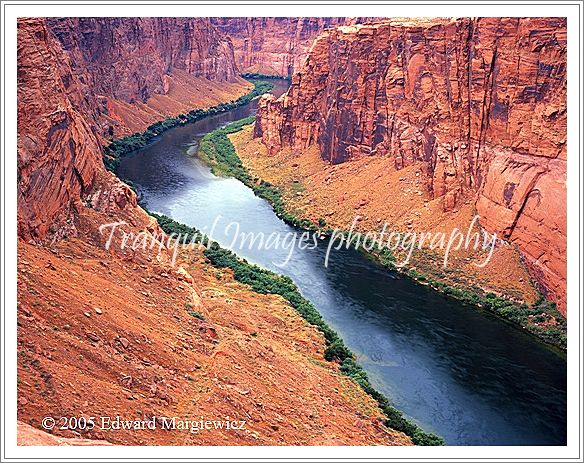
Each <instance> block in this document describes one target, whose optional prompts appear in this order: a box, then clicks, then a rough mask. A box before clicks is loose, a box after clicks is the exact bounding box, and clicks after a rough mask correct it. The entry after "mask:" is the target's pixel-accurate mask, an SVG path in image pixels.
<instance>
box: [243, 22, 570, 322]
mask: <svg viewBox="0 0 584 463" xmlns="http://www.w3.org/2000/svg"><path fill="white" fill-rule="evenodd" d="M254 130H255V132H254V134H255V136H256V137H261V138H262V140H263V142H264V144H265V145H266V146H267V147H268V150H269V152H270V153H272V154H273V153H275V152H276V151H278V150H280V149H281V148H284V147H288V148H292V149H294V150H295V151H297V152H301V151H302V150H306V149H308V148H309V147H311V146H314V145H317V146H318V149H319V150H320V153H321V156H322V158H323V159H325V160H327V161H329V162H330V163H333V164H338V163H342V162H345V161H348V160H351V159H355V158H360V157H364V156H370V155H375V156H387V157H390V158H392V159H393V161H394V164H395V167H396V168H397V169H402V168H404V167H407V166H409V165H412V164H414V163H421V165H422V174H423V176H422V177H421V180H422V182H423V185H425V188H426V190H427V191H428V192H429V194H430V195H431V197H432V198H443V201H442V205H443V208H444V210H445V211H453V210H455V209H456V208H457V207H458V205H459V204H460V203H461V201H467V200H468V199H469V198H471V199H473V200H474V201H476V202H477V211H478V213H479V214H480V215H481V217H482V220H481V223H482V224H483V225H484V226H485V227H486V228H487V229H488V230H489V231H491V232H497V233H498V235H499V236H503V237H505V238H506V239H507V240H509V241H512V242H514V243H516V244H517V245H518V246H519V248H520V250H521V251H522V253H523V254H524V256H525V257H526V260H527V262H528V265H529V267H530V270H531V273H532V275H533V276H534V277H535V278H536V279H537V280H538V281H539V283H540V284H541V287H542V289H543V290H544V293H547V294H548V295H549V296H550V297H551V298H552V299H553V300H556V301H557V302H558V304H559V307H560V310H561V311H562V312H563V313H565V310H566V307H565V288H566V252H565V249H566V194H565V179H566V152H567V151H566V21H565V19H562V18H479V19H469V18H462V19H406V20H398V19H396V20H391V21H386V22H382V23H377V24H367V25H352V26H341V27H338V28H336V29H329V30H326V31H324V32H323V33H322V34H320V35H319V36H318V38H317V39H316V40H315V41H314V44H313V45H312V48H311V50H310V52H309V54H308V56H307V57H306V60H305V62H304V65H303V66H302V68H301V69H300V70H299V72H298V73H297V74H296V75H294V77H293V79H292V83H291V86H290V89H289V90H288V92H287V93H286V94H284V95H282V96H281V97H280V98H279V99H277V100H276V99H274V97H272V96H266V97H263V98H262V100H261V101H260V102H259V109H258V117H257V122H256V124H255V129H254ZM420 201H422V198H420Z"/></svg>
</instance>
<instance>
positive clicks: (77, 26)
mask: <svg viewBox="0 0 584 463" xmlns="http://www.w3.org/2000/svg"><path fill="white" fill-rule="evenodd" d="M46 21H47V25H48V27H49V29H50V30H51V31H52V32H53V34H54V35H55V36H56V37H57V38H58V40H59V42H60V43H61V45H62V47H63V48H64V50H65V51H66V53H67V55H69V57H70V59H71V62H72V63H73V66H72V68H73V71H74V73H75V74H76V75H77V76H78V78H79V80H80V81H81V82H83V84H84V85H85V88H86V90H87V91H88V92H91V93H92V94H93V95H95V96H96V98H97V100H98V101H99V103H100V108H99V109H100V113H101V115H102V117H101V119H100V126H101V131H102V132H103V133H104V134H105V135H109V136H115V137H117V136H120V135H127V134H129V133H131V132H135V131H142V130H144V129H145V128H146V127H147V126H148V125H150V124H151V123H153V122H155V121H157V120H160V119H164V118H165V117H167V116H175V115H177V114H179V113H181V112H185V109H187V108H188V109H187V110H190V109H193V108H194V107H208V106H212V105H214V104H217V103H219V102H221V101H225V100H227V101H229V100H231V99H234V98H237V96H239V95H241V94H243V93H245V92H246V91H247V90H248V89H249V87H250V86H249V83H247V82H246V81H244V80H243V79H242V78H241V77H239V71H238V69H237V66H236V64H235V59H234V55H233V45H232V43H231V41H230V40H229V38H228V37H225V36H224V35H222V34H221V33H220V32H218V31H217V30H216V29H215V28H214V27H213V25H212V24H211V23H210V20H209V18H47V19H46ZM222 87H224V88H223V89H222ZM132 111H135V112H137V115H136V116H137V117H131V116H130V115H129V113H131V112H132Z"/></svg>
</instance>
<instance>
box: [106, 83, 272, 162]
mask: <svg viewBox="0 0 584 463" xmlns="http://www.w3.org/2000/svg"><path fill="white" fill-rule="evenodd" d="M250 82H252V83H253V85H254V88H253V90H252V91H250V92H249V93H246V94H245V95H243V96H240V97H239V98H238V99H236V100H232V101H229V102H225V103H220V104H218V105H215V106H211V107H210V108H208V109H193V110H191V111H189V112H187V113H183V114H180V115H178V116H176V117H168V118H166V119H164V120H162V121H158V122H155V123H154V124H152V125H150V126H148V128H147V129H146V130H145V131H144V132H136V133H134V134H132V135H129V136H127V137H123V138H118V139H116V140H114V141H112V142H111V143H110V144H109V145H107V146H106V147H105V149H104V155H103V163H104V165H105V167H106V169H107V170H109V171H111V172H114V173H115V171H116V169H117V167H118V165H119V162H120V158H122V157H123V156H125V155H126V154H128V153H131V152H132V151H135V150H137V149H140V148H143V147H145V146H146V145H148V144H149V143H150V142H152V141H153V140H154V139H155V138H156V137H158V136H159V135H161V134H162V133H164V132H165V131H167V130H169V129H172V128H174V127H177V126H179V125H185V124H188V123H192V122H196V121H198V120H201V119H203V118H205V117H208V116H212V115H215V114H221V113H225V112H227V111H231V110H232V109H235V108H237V107H239V106H243V105H245V104H247V103H249V102H250V101H252V100H253V99H254V98H257V97H259V96H261V95H263V94H264V93H266V92H269V91H270V90H271V89H272V88H273V84H272V83H270V82H265V81H261V80H252V79H250Z"/></svg>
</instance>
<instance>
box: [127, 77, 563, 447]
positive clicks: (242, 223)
mask: <svg viewBox="0 0 584 463" xmlns="http://www.w3.org/2000/svg"><path fill="white" fill-rule="evenodd" d="M283 91H285V84H284V83H283V82H282V83H277V85H276V87H275V89H274V93H276V94H280V93H282V92H283ZM255 109H256V102H252V103H250V104H248V105H246V106H243V107H240V108H237V109H235V110H233V111H230V112H228V113H225V114H221V115H216V116H212V117H208V118H206V119H204V120H201V121H198V122H196V123H193V124H188V125H185V126H181V127H177V128H174V129H172V130H169V131H167V132H165V133H164V134H162V135H161V136H160V138H159V139H158V140H156V141H155V142H154V143H152V144H151V145H149V146H147V147H146V148H143V149H141V150H139V151H136V152H134V153H132V154H130V155H129V156H127V157H125V158H124V159H123V160H122V163H121V166H120V168H119V170H118V174H119V175H120V177H122V178H125V179H128V180H131V181H132V182H134V183H135V184H136V186H137V187H138V189H139V191H140V192H141V194H142V195H143V200H144V203H145V204H146V205H147V207H148V208H149V209H150V210H152V211H154V212H161V213H164V214H166V215H168V216H170V217H172V218H174V219H175V220H177V221H179V222H183V223H186V224H188V225H191V226H194V227H196V228H198V229H199V230H202V231H204V232H207V233H209V232H210V230H211V229H212V228H213V224H215V232H214V233H213V238H214V239H216V240H217V241H218V242H219V243H220V244H222V245H224V246H226V247H232V248H233V250H234V251H235V252H237V254H238V255H240V256H242V257H244V258H246V259H248V260H249V261H251V262H254V263H257V264H258V265H261V266H263V267H265V268H268V269H270V270H274V271H276V272H279V273H283V274H286V275H289V276H290V277H291V278H292V279H293V280H294V282H295V283H296V284H297V285H298V287H299V288H300V290H301V292H302V294H303V295H304V296H305V297H306V298H308V299H309V300H310V301H311V302H312V303H313V304H314V305H315V306H316V308H317V309H318V310H319V312H320V313H321V314H322V316H323V318H324V319H325V321H326V322H327V323H328V324H329V325H330V326H331V327H332V328H333V329H335V330H336V331H337V332H338V333H339V334H340V335H341V337H342V338H343V339H344V341H345V343H346V344H347V345H348V346H349V347H350V348H351V349H352V350H353V352H355V353H356V355H357V358H358V360H359V362H360V363H361V365H362V366H363V367H364V368H365V370H366V371H367V373H368V374H369V376H370V379H371V382H372V384H373V386H374V387H375V388H376V389H378V390H379V391H381V392H383V393H384V394H385V395H386V396H387V397H388V398H390V400H391V401H392V402H393V404H394V405H395V406H396V407H397V408H398V409H400V410H401V411H402V412H404V414H405V415H406V416H408V417H409V418H411V419H412V420H414V421H415V422H417V423H418V424H419V425H420V426H422V427H423V428H424V429H425V430H427V431H432V432H435V433H437V434H439V435H440V436H442V437H443V438H444V439H445V440H446V443H447V444H449V445H565V444H566V376H567V374H566V359H565V356H564V355H562V354H561V353H557V352H555V351H554V350H551V349H549V348H548V347H546V346H544V345H542V344H541V343H540V342H539V341H537V340H535V339H534V338H533V337H531V336H530V335H527V334H526V333H524V332H522V331H520V330H519V329H517V328H515V327H513V326H510V325H509V324H507V323H506V322H504V321H502V320H500V319H498V318H496V317H494V316H493V315H491V314H488V313H485V312H482V311H480V310H478V309H476V308H474V307H468V306H464V305H462V304H460V303H459V302H457V301H453V300H450V299H448V298H446V297H444V296H443V295H441V294H438V293H436V292H435V291H433V290H431V289H429V288H427V287H425V286H421V285H419V284H417V283H415V282H413V281H411V280H409V279H407V278H404V277H402V276H400V275H398V274H395V273H392V272H389V271H387V270H385V269H383V268H381V267H379V266H378V265H376V264H375V263H373V262H372V261H370V260H369V259H367V258H366V257H364V256H363V255H362V254H360V253H358V252H356V251H354V250H339V251H336V252H334V253H332V254H331V257H330V261H329V265H328V267H325V266H324V259H325V253H326V247H327V243H326V240H324V241H320V242H319V243H318V246H317V247H316V248H315V249H309V248H305V249H300V247H299V246H295V247H294V249H293V252H292V255H291V257H290V259H289V261H288V262H287V264H286V265H284V266H282V265H280V264H281V263H282V262H284V261H286V259H287V257H288V255H289V252H290V250H289V248H286V249H284V248H279V249H274V248H273V247H272V248H271V249H259V246H251V247H250V246H247V245H246V246H243V247H241V246H239V244H240V241H237V242H236V243H232V241H233V236H234V233H235V232H236V231H238V232H239V233H240V234H241V233H249V232H254V233H256V234H259V233H263V234H264V236H266V237H267V236H269V235H270V234H273V233H277V234H280V236H285V235H287V234H290V233H294V232H297V230H295V229H293V228H291V227H289V226H288V225H286V224H285V223H283V222H282V221H281V220H280V219H279V218H278V217H277V216H276V215H275V214H274V212H273V211H272V209H271V207H270V206H269V204H267V203H266V202H265V201H264V200H262V199H260V198H258V197H256V196H255V195H254V194H253V192H252V191H251V190H250V189H249V188H247V187H246V186H245V185H243V184H242V183H240V182H239V181H237V180H235V179H232V178H219V177H215V176H214V175H212V174H211V172H210V170H209V168H208V167H206V166H205V165H204V164H202V163H201V162H200V161H199V160H198V159H197V157H196V156H195V155H194V153H195V152H196V147H197V145H198V142H199V141H200V139H201V137H202V136H203V135H204V134H205V133H207V132H209V131H212V130H214V129H215V128H217V127H220V126H223V125H225V124H226V123H228V122H230V121H234V120H238V119H241V118H243V117H246V116H248V115H250V114H253V113H254V112H255ZM232 244H233V246H232ZM311 247H312V246H311Z"/></svg>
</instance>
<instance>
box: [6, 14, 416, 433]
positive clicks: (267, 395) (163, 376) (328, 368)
mask: <svg viewBox="0 0 584 463" xmlns="http://www.w3.org/2000/svg"><path fill="white" fill-rule="evenodd" d="M76 21H79V24H78V25H77V26H78V27H79V29H80V30H84V33H83V34H79V35H77V33H78V32H79V30H77V29H76V28H77V26H75V27H73V28H72V30H71V29H68V28H69V27H71V26H70V25H71V24H72V23H74V22H76ZM104 21H105V20H104ZM169 21H170V23H165V24H164V25H165V26H173V23H172V21H171V20H169ZM193 21H195V20H193ZM145 22H146V23H148V21H146V20H139V19H128V22H122V23H121V24H119V27H114V28H113V29H110V30H109V32H108V33H107V34H105V35H106V36H113V37H122V36H125V37H126V38H129V39H131V38H132V37H135V38H136V40H138V39H139V40H142V39H144V41H145V43H148V40H149V39H147V38H146V37H145V36H141V35H140V34H142V33H145V32H144V31H146V32H148V31H149V30H151V29H149V28H148V27H146V26H145V25H144V23H145ZM195 23H196V27H194V28H192V30H193V31H196V33H197V34H198V33H201V34H203V33H207V34H208V36H209V37H211V36H214V34H215V31H214V30H213V29H212V28H211V26H210V25H209V24H208V23H207V22H205V21H201V22H197V21H195ZM111 24H115V23H114V22H112V23H111ZM111 24H110V25H111ZM189 24H191V25H192V22H189V21H184V22H183V21H182V20H176V23H175V24H174V26H176V28H182V29H183V30H184V29H185V28H186V29H187V30H191V29H189V27H190V26H189ZM100 25H101V26H103V27H101V26H100ZM105 25H107V22H103V23H102V22H101V20H98V19H96V20H91V21H88V22H83V20H81V19H75V20H63V21H60V20H46V21H45V20H43V19H39V18H23V19H20V20H19V21H18V236H19V240H18V304H17V305H18V308H17V317H18V318H17V320H18V321H17V323H18V326H17V339H18V341H17V342H18V347H17V349H18V420H19V444H20V445H41V444H42V445H89V444H91V445H95V444H102V443H103V444H107V443H112V444H118V445H120V444H121V445H144V444H151V445H235V444H236V445H374V444H382V445H411V443H412V442H411V439H410V438H409V437H407V436H405V435H404V434H402V433H401V432H396V431H394V430H392V429H390V428H388V427H387V426H386V424H385V416H384V414H383V412H382V411H381V409H380V408H379V405H378V403H377V402H376V401H375V400H373V399H372V397H371V396H370V395H368V394H367V393H366V392H365V391H364V390H363V389H362V388H361V387H360V386H358V385H357V384H356V383H355V382H354V381H353V380H351V379H350V378H348V377H346V376H345V375H342V374H340V370H339V365H338V364H337V363H335V362H329V361H326V360H325V358H324V350H325V347H326V345H325V340H324V337H323V335H322V333H321V332H320V331H318V330H317V329H316V328H315V327H314V326H312V325H310V324H308V323H307V322H306V321H304V319H303V318H302V317H301V316H300V315H299V314H298V313H297V312H296V311H295V310H294V309H293V308H292V307H291V306H290V304H289V303H288V302H286V301H285V300H284V299H282V298H281V297H280V296H277V295H270V294H263V295H261V294H258V293H256V292H253V291H251V289H250V288H249V286H247V285H243V284H241V283H238V282H236V281H235V280H234V278H233V272H231V271H230V270H229V269H217V268H214V267H212V266H211V265H210V264H209V262H208V260H207V259H206V258H205V257H204V256H203V254H202V250H201V249H199V250H198V251H195V252H190V253H187V254H184V255H181V256H180V257H179V261H178V265H174V264H173V262H172V259H171V251H170V250H167V249H166V247H165V246H164V245H162V244H161V245H160V246H155V247H154V248H140V247H139V248H133V247H126V248H123V247H122V246H121V245H120V244H119V242H117V241H116V243H117V245H114V246H113V247H111V248H108V247H107V246H106V245H105V244H106V241H105V240H106V238H107V236H106V235H104V234H103V233H102V232H101V230H100V226H101V225H102V224H107V223H111V222H123V228H124V231H125V232H128V233H136V234H137V233H140V232H142V233H144V234H145V236H147V237H149V239H151V240H154V242H155V243H158V242H160V243H162V240H163V238H162V237H163V236H164V234H163V232H162V230H161V229H160V227H159V225H158V223H157V222H156V220H155V219H154V218H153V217H151V216H149V215H148V214H147V213H146V212H145V211H144V210H143V209H142V208H141V207H140V206H139V205H138V204H137V197H136V194H135V193H134V192H133V191H132V189H131V188H130V187H128V186H127V185H126V184H124V183H123V182H121V181H120V180H119V179H118V178H117V177H116V176H115V175H114V174H112V173H111V172H108V171H106V169H105V167H104V165H103V162H102V155H103V149H104V148H103V145H104V143H106V142H107V141H106V140H107V138H105V137H106V136H107V135H108V134H109V135H111V130H110V129H109V128H111V125H108V124H110V123H111V120H112V119H113V117H114V115H112V113H111V112H110V109H111V102H112V101H123V102H125V103H127V104H128V105H131V106H130V107H131V108H136V107H137V108H140V107H141V105H144V104H146V105H151V103H149V102H150V101H151V100H152V98H156V97H157V96H160V95H161V93H157V92H160V91H161V87H160V84H161V82H162V84H164V77H165V76H166V75H168V74H167V72H168V71H169V70H168V66H171V67H172V66H176V69H174V68H172V70H171V71H172V72H173V73H175V74H176V73H177V72H178V73H181V72H182V73H184V74H182V75H183V76H187V75H189V76H190V75H191V74H190V73H191V72H192V73H193V75H194V77H195V78H197V79H204V80H201V81H200V82H204V83H205V85H211V84H210V82H212V81H211V80H209V78H213V79H218V80H219V82H221V79H224V80H223V84H225V85H229V82H231V83H232V84H234V85H236V87H237V92H234V93H235V94H234V96H235V95H237V94H239V93H245V91H246V89H249V88H251V85H250V84H249V83H247V82H246V81H243V80H242V79H241V78H240V77H238V75H236V74H233V70H234V69H236V68H235V66H234V64H233V54H232V52H231V48H230V46H229V42H228V41H226V42H214V41H211V42H203V44H205V45H206V46H208V49H206V51H205V49H204V48H198V47H195V48H197V51H196V52H195V51H194V50H185V44H184V43H182V44H180V45H177V47H178V49H180V50H178V49H177V50H175V51H176V53H175V52H173V48H172V47H170V46H169V47H168V48H165V50H166V51H167V52H169V53H170V54H169V56H171V57H173V59H176V62H170V63H169V62H165V61H164V60H162V61H161V62H160V63H159V64H161V67H158V68H156V71H153V73H152V74H150V73H146V74H147V75H142V72H144V70H145V69H150V68H148V67H146V68H144V67H142V66H144V63H140V60H138V61H137V62H135V61H133V60H132V59H130V58H129V57H130V56H131V53H130V54H129V55H126V60H124V59H123V58H122V56H121V55H115V56H117V58H115V59H114V61H112V63H113V65H112V63H110V62H109V61H108V60H107V59H106V58H104V57H101V58H99V60H98V62H97V63H94V64H95V65H92V61H93V60H97V56H100V53H102V52H105V51H107V53H118V52H119V49H120V47H121V48H123V46H127V45H128V43H124V45H121V42H116V44H112V43H109V42H107V41H106V42H104V43H109V45H108V46H107V47H106V48H104V49H103V50H102V49H101V48H100V47H101V45H100V46H99V47H98V48H97V49H95V50H93V51H92V49H91V47H89V44H92V43H93V44H97V43H99V42H100V41H101V40H102V39H103V37H102V36H101V35H99V34H98V38H97V42H96V41H94V40H93V39H92V40H89V38H90V37H92V34H93V33H95V32H96V30H97V31H104V30H105V29H106V28H105ZM150 26H151V27H152V28H157V27H159V26H156V21H151V23H150ZM165 30H166V29H165ZM73 32H75V34H73ZM148 33H149V32H148ZM100 34H101V32H100ZM146 35H148V34H146ZM154 35H155V36H156V35H157V34H154ZM73 37H76V38H75V39H73ZM181 37H182V39H183V40H184V39H185V37H187V36H186V35H184V34H183V35H182V36H181ZM82 38H83V40H86V39H87V40H88V41H89V44H87V43H81V44H80V43H78V41H79V40H81V39H82ZM70 39H71V40H72V41H71V42H69V40H70ZM119 40H122V38H119ZM168 40H170V39H168ZM122 41H123V40H122ZM130 43H131V41H130ZM165 43H166V42H165ZM188 43H191V42H188ZM192 43H195V42H192ZM198 43H199V44H200V42H198ZM225 44H227V45H225ZM152 46H154V43H152ZM104 50H105V51H104ZM153 50H154V49H152V50H151V51H153ZM184 53H186V55H185V54H184ZM197 53H201V54H200V55H198V54H197ZM106 55H107V56H111V55H109V54H106ZM160 55H163V53H161V54H160ZM156 56H157V54H154V56H153V55H152V54H151V55H150V56H147V55H142V58H143V59H144V60H146V61H147V62H149V61H148V60H150V59H151V58H152V59H154V58H156ZM205 57H207V58H208V59H207V58H205ZM120 60H121V61H120ZM103 62H105V63H106V65H103V64H102V63H103ZM156 62H158V61H156ZM171 63H172V64H171ZM153 64H156V63H153ZM102 66H103V67H102ZM112 66H113V67H112ZM122 66H127V69H126V71H124V69H122V68H121V67H122ZM108 69H110V71H109V73H108V72H106V71H107V70H108ZM112 69H113V70H112ZM112 79H113V80H112ZM161 79H162V80H161ZM171 85H172V83H171ZM93 89H95V91H94V90H93ZM162 92H164V87H162ZM195 94H196V92H194V93H193V95H195ZM234 96H231V97H226V96H225V95H223V96H220V95H219V96H218V95H214V98H216V99H217V98H218V99H223V101H230V100H232V99H233V97H234ZM104 97H105V98H106V99H107V102H108V103H107V105H105V106H104V104H103V101H102V98H104ZM144 100H146V103H145V102H144ZM183 104H188V102H184V101H183ZM199 104H201V103H200V101H199ZM205 104H207V105H208V104H209V103H202V107H205ZM107 108H109V109H107ZM173 110H174V109H169V108H166V109H165V110H164V111H165V112H162V113H160V114H164V115H165V116H169V115H171V114H172V111H173ZM156 117H158V116H156ZM117 122H118V123H119V125H118V126H116V127H126V129H127V128H128V127H129V126H128V125H125V123H124V122H123V118H120V119H119V120H118V121H117ZM144 123H146V122H144ZM108 127H109V128H108ZM114 133H117V132H115V131H114ZM120 133H124V132H123V131H122V132H120ZM118 239H120V236H118V235H116V240H118ZM234 307H237V310H233V309H234ZM193 414H196V415H197V416H199V415H200V416H204V417H208V418H210V419H224V418H225V417H232V418H235V417H237V418H238V419H239V420H244V421H246V427H245V429H242V430H239V429H238V430H226V429H222V430H219V431H217V430H215V431H214V432H209V433H202V432H201V433H199V434H196V433H180V432H168V431H165V430H161V429H157V430H155V431H149V430H143V431H128V430H122V431H119V432H107V431H106V432H104V431H103V430H100V429H97V428H96V429H74V430H71V429H53V430H52V431H51V433H50V434H47V433H45V432H44V431H41V430H40V429H39V428H40V426H41V420H42V418H43V417H45V416H52V417H54V418H58V417H60V416H69V417H82V418H86V419H87V418H88V417H91V416H114V417H115V416H117V415H119V416H121V417H122V418H123V419H151V418H152V417H161V416H178V417H184V418H191V417H192V416H193ZM31 427H32V429H31Z"/></svg>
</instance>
